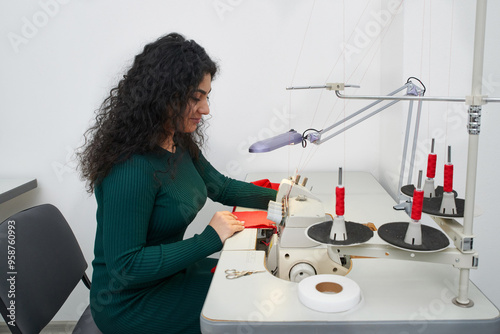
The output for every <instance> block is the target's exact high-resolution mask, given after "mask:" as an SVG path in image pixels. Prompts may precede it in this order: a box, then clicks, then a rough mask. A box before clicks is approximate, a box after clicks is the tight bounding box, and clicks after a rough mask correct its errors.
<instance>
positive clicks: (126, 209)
mask: <svg viewBox="0 0 500 334" xmlns="http://www.w3.org/2000/svg"><path fill="white" fill-rule="evenodd" d="M101 185H102V186H101V191H102V233H103V252H104V259H105V262H106V266H107V268H108V272H109V274H110V275H112V276H114V277H116V278H118V279H122V280H123V279H126V280H127V281H128V282H129V283H130V284H138V283H145V282H151V281H154V280H159V279H162V278H165V277H168V276H170V275H173V274H175V273H177V272H178V271H180V270H182V269H184V268H186V267H187V266H189V265H191V264H193V263H194V262H196V261H199V260H201V259H203V258H205V257H207V256H208V255H210V254H212V253H214V252H217V251H219V250H220V249H221V248H222V242H221V240H220V238H219V236H218V235H217V233H216V232H215V230H214V229H213V228H212V227H211V226H207V227H206V228H205V230H204V231H203V232H202V233H201V234H199V235H195V236H193V237H192V238H189V239H185V240H181V241H176V242H173V243H168V244H159V245H147V234H148V226H149V222H150V217H151V214H152V212H153V207H154V205H155V197H156V193H157V191H158V189H159V183H158V181H157V179H156V178H155V174H154V169H153V167H152V166H151V165H150V164H149V162H148V161H147V160H146V159H144V158H141V157H134V158H132V159H131V160H129V161H127V162H125V163H123V164H120V165H117V166H115V167H113V169H112V171H111V173H110V174H109V175H108V176H107V177H106V178H105V179H104V180H103V182H102V184H101Z"/></svg>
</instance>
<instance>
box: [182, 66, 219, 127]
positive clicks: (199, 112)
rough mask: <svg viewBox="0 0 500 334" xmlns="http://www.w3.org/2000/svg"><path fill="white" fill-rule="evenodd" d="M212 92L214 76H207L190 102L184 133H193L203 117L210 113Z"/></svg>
mask: <svg viewBox="0 0 500 334" xmlns="http://www.w3.org/2000/svg"><path fill="white" fill-rule="evenodd" d="M211 90H212V76H211V75H210V74H205V76H204V77H203V80H202V81H201V83H200V85H199V86H198V88H197V89H196V90H195V91H194V94H193V99H191V100H190V102H189V106H188V109H187V111H186V115H185V116H184V132H185V133H191V132H194V131H195V130H196V128H197V127H198V123H200V121H201V118H202V116H203V115H208V114H209V113H210V108H209V106H208V104H209V103H208V94H209V93H210V91H211Z"/></svg>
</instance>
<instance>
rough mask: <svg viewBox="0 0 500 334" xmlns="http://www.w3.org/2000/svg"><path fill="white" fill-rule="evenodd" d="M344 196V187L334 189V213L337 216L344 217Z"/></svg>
mask: <svg viewBox="0 0 500 334" xmlns="http://www.w3.org/2000/svg"><path fill="white" fill-rule="evenodd" d="M344 196H345V188H344V187H337V188H335V201H336V205H335V213H336V214H337V216H343V215H344V209H345V207H344Z"/></svg>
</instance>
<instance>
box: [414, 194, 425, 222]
mask: <svg viewBox="0 0 500 334" xmlns="http://www.w3.org/2000/svg"><path fill="white" fill-rule="evenodd" d="M423 204H424V191H423V190H417V189H415V190H414V191H413V205H412V207H411V219H413V220H420V218H422V206H423Z"/></svg>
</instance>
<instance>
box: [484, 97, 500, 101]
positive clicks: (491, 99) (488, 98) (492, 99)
mask: <svg viewBox="0 0 500 334" xmlns="http://www.w3.org/2000/svg"><path fill="white" fill-rule="evenodd" d="M483 101H484V102H500V97H484V98H483Z"/></svg>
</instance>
